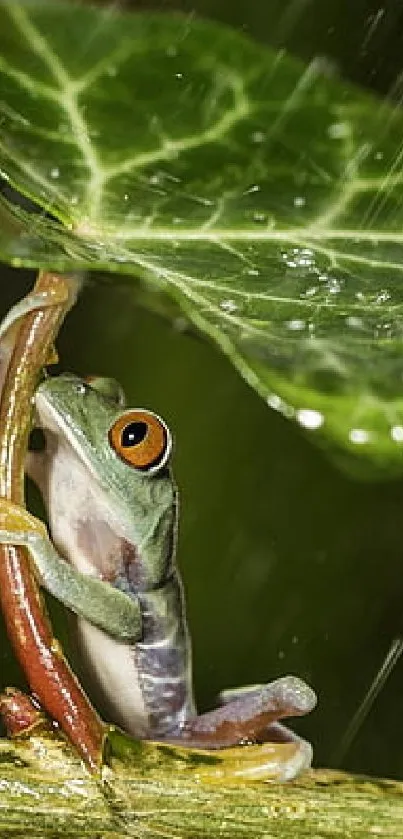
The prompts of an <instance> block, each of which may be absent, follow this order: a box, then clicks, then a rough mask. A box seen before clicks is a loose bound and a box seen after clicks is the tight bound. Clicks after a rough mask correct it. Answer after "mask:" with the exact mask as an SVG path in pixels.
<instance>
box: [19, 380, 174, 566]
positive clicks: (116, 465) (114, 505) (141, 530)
mask: <svg viewBox="0 0 403 839" xmlns="http://www.w3.org/2000/svg"><path fill="white" fill-rule="evenodd" d="M122 402H123V398H122V390H121V388H120V386H119V385H117V383H114V382H113V381H112V380H107V379H94V380H89V382H87V381H84V380H82V379H80V378H78V377H76V376H73V375H70V374H69V375H62V376H55V377H50V378H48V379H46V380H45V381H44V382H42V383H41V384H40V386H39V388H38V390H37V392H36V396H35V408H36V414H37V418H38V424H39V426H40V427H41V428H42V429H43V430H44V432H45V436H46V438H47V462H48V466H49V468H50V469H53V472H54V474H55V471H56V470H57V469H58V470H59V475H60V476H61V479H59V478H58V479H57V480H58V481H59V485H60V483H61V481H64V483H66V480H68V479H69V477H70V475H72V474H73V471H75V472H76V473H77V474H78V472H80V475H82V476H83V477H81V478H80V481H81V483H80V484H79V485H78V481H77V482H76V486H80V487H82V486H83V485H84V488H83V489H81V488H80V489H79V490H78V491H79V492H82V495H83V505H84V504H85V503H86V502H85V500H84V498H86V499H88V495H89V491H87V489H86V487H85V485H86V484H87V485H88V488H89V487H92V488H93V489H92V490H91V493H92V495H91V497H95V496H96V498H97V499H98V497H99V498H100V499H101V497H102V502H101V501H100V503H99V508H100V509H101V507H102V509H104V510H107V511H108V512H109V511H113V516H112V513H111V519H112V518H113V520H115V519H117V518H118V517H119V520H120V522H121V527H122V533H124V534H125V538H128V540H129V541H130V542H132V543H133V544H136V547H137V548H138V549H141V551H142V552H143V554H144V556H143V559H144V561H145V562H146V563H147V564H148V565H149V566H150V567H152V568H153V569H154V570H155V576H156V578H158V577H159V576H160V573H162V572H163V569H164V568H165V572H166V570H167V565H169V562H170V558H171V555H172V550H173V544H174V541H175V525H176V506H177V504H176V489H175V486H174V483H173V480H172V475H171V470H170V467H169V458H170V454H171V450H172V438H171V434H170V432H169V429H168V427H167V425H166V424H165V422H164V421H163V420H162V419H161V418H160V417H159V416H157V414H155V413H153V412H152V411H148V410H145V409H132V410H130V409H125V410H122ZM56 464H60V465H59V466H57V465H56ZM34 477H35V476H34ZM56 483H57V481H56ZM71 483H74V482H72V481H71ZM42 491H43V490H42ZM55 491H57V487H56V490H55V489H54V488H52V494H53V496H54V495H55ZM73 491H74V490H73ZM75 492H76V493H77V489H76V490H75ZM44 496H45V498H46V492H44ZM51 502H52V498H48V499H47V503H48V507H49V506H50V504H51ZM87 503H88V502H87ZM152 576H153V577H154V574H153V575H152Z"/></svg>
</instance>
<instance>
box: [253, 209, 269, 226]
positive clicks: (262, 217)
mask: <svg viewBox="0 0 403 839" xmlns="http://www.w3.org/2000/svg"><path fill="white" fill-rule="evenodd" d="M253 221H257V222H258V223H260V224H261V223H262V222H265V221H267V215H266V213H260V212H257V211H256V212H255V213H253Z"/></svg>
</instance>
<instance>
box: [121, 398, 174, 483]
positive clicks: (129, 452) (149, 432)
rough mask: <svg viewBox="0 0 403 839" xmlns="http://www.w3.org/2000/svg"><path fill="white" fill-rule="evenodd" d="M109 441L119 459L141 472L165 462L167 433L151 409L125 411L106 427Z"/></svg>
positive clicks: (169, 442) (154, 468) (169, 441)
mask: <svg viewBox="0 0 403 839" xmlns="http://www.w3.org/2000/svg"><path fill="white" fill-rule="evenodd" d="M109 441H110V443H111V446H112V448H113V449H114V450H115V452H116V454H117V455H119V457H120V458H121V460H124V462H125V463H128V464H129V465H130V466H134V467H135V468H136V469H140V470H141V471H143V472H155V471H156V470H158V469H161V467H162V466H164V464H165V463H166V462H167V460H168V457H169V455H170V452H171V447H172V443H171V435H170V433H169V431H168V428H167V426H166V425H165V423H164V422H163V420H162V419H160V417H157V415H156V414H153V413H151V411H143V410H135V411H126V412H125V413H124V414H122V415H121V416H120V417H119V419H117V420H116V422H115V423H114V424H113V425H112V427H111V428H110V429H109Z"/></svg>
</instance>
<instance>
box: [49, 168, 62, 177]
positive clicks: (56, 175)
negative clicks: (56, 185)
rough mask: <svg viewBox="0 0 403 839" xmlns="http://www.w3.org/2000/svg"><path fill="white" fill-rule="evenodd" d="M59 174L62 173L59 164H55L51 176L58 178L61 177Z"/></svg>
mask: <svg viewBox="0 0 403 839" xmlns="http://www.w3.org/2000/svg"><path fill="white" fill-rule="evenodd" d="M59 175H60V169H59V167H58V166H53V169H51V170H50V177H51V178H54V179H55V180H56V179H57V178H58V177H59Z"/></svg>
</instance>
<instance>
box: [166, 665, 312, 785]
mask: <svg viewBox="0 0 403 839" xmlns="http://www.w3.org/2000/svg"><path fill="white" fill-rule="evenodd" d="M229 695H230V696H231V698H229ZM224 701H225V704H224V705H221V706H220V707H218V708H216V709H215V710H214V711H208V712H207V713H205V714H201V715H200V716H197V717H195V718H193V719H190V720H188V721H187V722H186V723H185V725H184V727H183V729H182V733H181V741H182V743H183V745H186V746H192V747H193V748H202V749H221V748H228V747H231V746H236V745H241V744H252V743H270V744H271V745H272V746H273V756H272V761H273V767H274V770H273V771H274V772H275V777H276V778H278V779H282V780H288V779H290V778H293V777H295V775H297V774H298V773H299V772H301V771H302V770H303V769H306V768H308V767H309V766H310V763H311V760H312V748H311V746H310V744H309V743H307V742H306V741H305V740H303V739H302V738H300V737H298V735H296V734H294V732H293V731H291V730H290V729H288V728H286V727H285V726H283V725H281V724H280V723H279V722H278V720H280V719H283V718H284V717H295V716H301V715H303V714H307V713H309V711H312V709H313V708H314V707H315V705H316V696H315V693H314V691H313V690H312V689H311V688H310V687H308V685H306V684H305V682H303V681H301V679H298V678H296V677H295V676H285V677H283V678H281V679H277V680H276V681H275V682H271V683H269V684H267V685H261V686H258V687H252V688H247V689H242V690H239V691H237V692H235V691H231V692H228V693H227V694H226V695H224Z"/></svg>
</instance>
